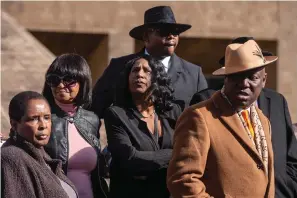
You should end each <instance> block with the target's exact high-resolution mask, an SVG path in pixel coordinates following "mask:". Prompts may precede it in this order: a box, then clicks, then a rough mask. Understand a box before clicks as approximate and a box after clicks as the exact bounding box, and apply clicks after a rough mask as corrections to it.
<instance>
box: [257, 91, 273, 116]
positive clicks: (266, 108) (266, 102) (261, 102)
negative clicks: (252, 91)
mask: <svg viewBox="0 0 297 198" xmlns="http://www.w3.org/2000/svg"><path fill="white" fill-rule="evenodd" d="M270 102H271V101H270V97H269V96H267V95H266V94H265V90H264V89H263V90H262V91H261V93H260V96H259V98H258V106H259V109H261V110H262V112H263V114H264V115H265V116H266V117H267V118H268V119H269V120H271V119H270V116H271V115H270V113H271V109H270V107H271V105H270Z"/></svg>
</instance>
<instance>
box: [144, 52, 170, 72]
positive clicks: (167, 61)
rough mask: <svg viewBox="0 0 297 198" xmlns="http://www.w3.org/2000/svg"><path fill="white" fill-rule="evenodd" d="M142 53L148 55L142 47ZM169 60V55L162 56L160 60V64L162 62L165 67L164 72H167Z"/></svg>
mask: <svg viewBox="0 0 297 198" xmlns="http://www.w3.org/2000/svg"><path fill="white" fill-rule="evenodd" d="M144 54H146V55H150V54H149V53H148V51H147V50H146V49H144ZM169 61H170V56H166V57H165V58H163V59H162V60H161V62H162V64H163V65H164V67H165V71H166V72H167V71H168V69H169Z"/></svg>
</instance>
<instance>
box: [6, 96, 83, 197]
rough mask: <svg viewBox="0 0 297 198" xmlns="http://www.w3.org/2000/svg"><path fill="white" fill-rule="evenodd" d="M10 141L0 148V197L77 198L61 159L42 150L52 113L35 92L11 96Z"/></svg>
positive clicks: (47, 134)
mask: <svg viewBox="0 0 297 198" xmlns="http://www.w3.org/2000/svg"><path fill="white" fill-rule="evenodd" d="M9 118H10V123H11V132H10V138H9V139H8V140H7V141H6V142H5V143H4V144H3V146H2V148H1V191H2V192H1V197H3V198H17V197H21V198H65V197H69V198H77V197H78V196H77V193H76V191H75V187H74V186H73V184H72V183H71V182H70V181H69V180H68V178H67V177H66V176H65V175H64V174H63V171H62V163H61V161H60V160H53V159H51V158H50V157H49V156H48V155H47V154H46V153H45V151H44V149H43V147H44V146H45V145H46V144H47V143H48V140H49V137H50V135H51V111H50V107H49V105H48V103H47V101H46V99H45V98H44V97H43V96H42V95H41V94H39V93H37V92H32V91H26V92H21V93H19V94H17V95H16V96H14V97H13V98H12V100H11V101H10V104H9Z"/></svg>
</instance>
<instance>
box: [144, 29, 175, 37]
mask: <svg viewBox="0 0 297 198" xmlns="http://www.w3.org/2000/svg"><path fill="white" fill-rule="evenodd" d="M148 31H149V32H155V33H157V34H159V35H160V36H161V37H166V36H168V35H170V34H172V35H173V36H178V35H179V34H180V32H179V31H178V29H177V28H148Z"/></svg>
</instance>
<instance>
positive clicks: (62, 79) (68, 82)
mask: <svg viewBox="0 0 297 198" xmlns="http://www.w3.org/2000/svg"><path fill="white" fill-rule="evenodd" d="M53 77H56V78H57V79H59V82H52V81H51V80H50V78H53ZM66 77H68V78H69V79H70V80H65V78H66ZM45 82H46V84H47V85H48V86H50V87H57V86H59V84H60V83H61V82H62V83H63V85H64V86H66V87H74V86H75V85H76V83H77V82H78V80H76V79H74V78H73V77H71V76H70V75H64V76H59V75H57V74H48V75H47V76H46V77H45Z"/></svg>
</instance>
